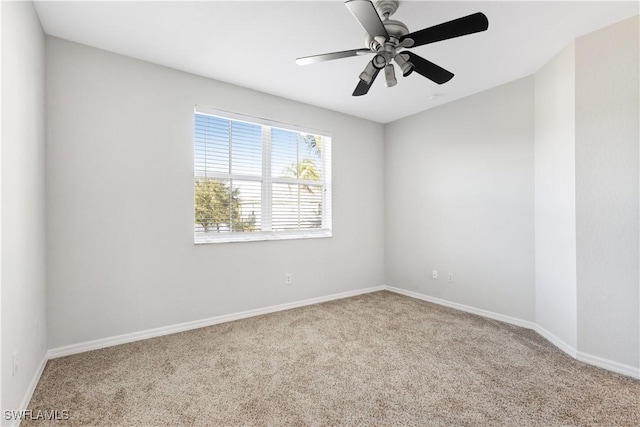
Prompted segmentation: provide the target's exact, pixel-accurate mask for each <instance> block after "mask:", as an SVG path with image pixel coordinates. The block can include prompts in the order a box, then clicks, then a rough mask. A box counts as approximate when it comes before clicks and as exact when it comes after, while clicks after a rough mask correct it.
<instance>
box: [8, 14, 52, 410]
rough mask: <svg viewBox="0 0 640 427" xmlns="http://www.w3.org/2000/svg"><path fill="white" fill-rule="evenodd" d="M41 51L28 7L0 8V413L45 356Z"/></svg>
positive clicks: (17, 401) (13, 403)
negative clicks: (14, 372)
mask: <svg viewBox="0 0 640 427" xmlns="http://www.w3.org/2000/svg"><path fill="white" fill-rule="evenodd" d="M44 44H45V43H44V35H43V33H42V30H41V27H40V22H39V20H38V17H37V16H36V14H35V11H34V9H33V5H32V4H31V3H30V2H3V4H2V106H3V108H2V168H1V171H2V177H1V181H2V192H1V194H2V238H1V241H2V243H1V244H2V277H1V281H2V291H1V292H2V346H1V347H2V410H5V409H9V410H11V409H13V410H18V409H22V408H21V407H20V405H21V403H22V400H23V399H24V398H25V394H26V393H27V390H28V389H29V385H30V383H31V381H32V379H33V378H34V375H35V374H36V372H37V371H38V369H39V367H40V366H41V362H42V360H43V358H44V355H45V352H46V335H45V334H46V330H45V329H46V327H45V322H46V310H45V300H46V298H45V243H44V242H45V214H44V213H45V210H44V209H45V185H44V175H45V173H44V165H45V162H44V150H45V143H44V126H45V118H44ZM36 319H38V321H39V330H38V331H37V334H36V330H35V323H34V322H35V321H36ZM15 351H17V352H18V373H17V375H16V376H15V377H14V376H12V355H13V353H14V352H15ZM2 419H3V420H4V412H3V418H2ZM3 422H4V421H3Z"/></svg>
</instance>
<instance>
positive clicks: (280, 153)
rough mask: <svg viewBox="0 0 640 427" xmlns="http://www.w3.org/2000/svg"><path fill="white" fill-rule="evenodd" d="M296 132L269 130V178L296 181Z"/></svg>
mask: <svg viewBox="0 0 640 427" xmlns="http://www.w3.org/2000/svg"><path fill="white" fill-rule="evenodd" d="M298 135H299V134H298V132H293V131H290V130H285V129H278V128H272V129H271V176H273V177H274V178H292V179H296V178H297V177H298V174H297V167H296V165H297V162H298V152H297V151H298Z"/></svg>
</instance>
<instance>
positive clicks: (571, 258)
mask: <svg viewBox="0 0 640 427" xmlns="http://www.w3.org/2000/svg"><path fill="white" fill-rule="evenodd" d="M535 85H536V89H535V92H536V112H535V121H536V136H535V141H536V142H535V212H536V224H535V235H536V323H537V324H538V325H539V326H540V327H542V328H543V329H544V330H545V331H547V332H548V333H550V334H551V335H553V336H554V337H556V338H558V339H560V340H562V341H564V342H565V343H566V344H568V345H569V346H571V347H572V348H574V349H575V348H576V347H577V326H576V321H577V320H576V319H577V307H576V305H577V301H576V298H577V297H576V292H577V290H576V287H577V283H576V196H575V188H576V168H575V46H574V44H573V43H571V44H570V45H569V46H567V47H566V48H565V49H563V50H562V51H561V52H560V53H558V54H557V55H556V56H555V57H554V58H553V59H551V60H550V61H549V62H548V63H547V64H546V65H545V66H544V67H542V69H540V70H539V71H538V72H537V73H536V74H535Z"/></svg>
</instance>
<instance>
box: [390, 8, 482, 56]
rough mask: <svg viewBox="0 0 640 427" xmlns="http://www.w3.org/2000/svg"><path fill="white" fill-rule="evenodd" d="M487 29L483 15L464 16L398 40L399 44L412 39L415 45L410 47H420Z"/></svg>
mask: <svg viewBox="0 0 640 427" xmlns="http://www.w3.org/2000/svg"><path fill="white" fill-rule="evenodd" d="M487 28H489V20H488V19H487V17H486V16H485V15H484V13H480V12H478V13H474V14H473V15H469V16H464V17H462V18H458V19H454V20H453V21H449V22H445V23H442V24H439V25H435V26H433V27H429V28H425V29H423V30H419V31H415V32H413V33H409V34H407V35H405V36H402V37H401V38H400V42H402V41H403V40H404V39H412V40H413V41H414V42H415V43H414V45H413V46H412V47H416V46H422V45H423V44H428V43H434V42H439V41H441V40H447V39H452V38H454V37H460V36H466V35H467V34H473V33H478V32H480V31H485V30H486V29H487Z"/></svg>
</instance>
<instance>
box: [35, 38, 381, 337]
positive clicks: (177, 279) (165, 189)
mask: <svg viewBox="0 0 640 427" xmlns="http://www.w3.org/2000/svg"><path fill="white" fill-rule="evenodd" d="M47 66H48V72H47V100H48V108H47V114H48V117H47V124H48V141H47V192H48V193H47V194H48V200H47V208H48V222H47V226H48V232H49V234H48V246H47V247H48V251H49V257H48V268H49V270H48V273H49V292H48V309H49V316H48V320H49V347H50V348H56V347H59V346H64V345H68V344H73V343H79V342H84V341H87V340H93V339H99V338H104V337H111V336H115V335H120V334H124V333H129V332H134V331H140V330H145V329H149V328H155V327H160V326H166V325H173V324H177V323H181V322H186V321H191V320H199V319H204V318H208V317H212V316H217V315H223V314H228V313H235V312H239V311H243V310H249V309H254V308H260V307H266V306H270V305H274V304H280V303H285V302H291V301H298V300H303V299H306V298H312V297H317V296H324V295H330V294H333V293H338V292H343V291H350V290H356V289H361V288H366V287H371V286H377V285H382V284H383V283H382V278H383V274H384V235H383V233H384V232H383V227H384V222H383V216H384V204H383V203H384V198H383V175H382V171H383V170H384V165H383V149H384V147H383V136H384V135H383V126H382V125H381V124H377V123H373V122H369V121H366V120H362V119H357V118H354V117H350V116H346V115H343V114H339V113H335V112H331V111H328V110H323V109H320V108H317V107H311V106H309V105H305V104H300V103H297V102H293V101H289V100H285V99H282V98H277V97H274V96H270V95H266V94H263V93H258V92H255V91H252V90H248V89H244V88H240V87H236V86H232V85H228V84H224V83H221V82H216V81H212V80H209V79H205V78H201V77H198V76H194V75H190V74H187V73H183V72H179V71H175V70H172V69H168V68H164V67H160V66H157V65H153V64H149V63H145V62H142V61H138V60H134V59H131V58H127V57H123V56H119V55H116V54H112V53H108V52H105V51H101V50H98V49H94V48H90V47H87V46H82V45H78V44H74V43H70V42H67V41H63V40H60V39H55V38H47ZM257 78H259V76H257ZM196 104H199V105H203V106H208V107H211V108H217V109H222V110H227V111H234V112H238V113H242V114H246V115H254V116H258V117H264V118H269V119H273V120H276V121H281V122H288V123H293V124H297V125H301V126H307V127H311V128H316V129H322V130H326V131H330V132H332V133H333V146H332V151H333V160H332V162H333V237H332V238H327V239H312V240H291V241H272V242H253V243H233V244H217V245H198V246H195V245H194V244H193V165H192V164H193V142H192V132H193V131H192V127H193V108H194V106H195V105H196ZM286 272H291V273H292V274H293V280H294V285H293V286H289V287H285V286H284V275H285V273H286Z"/></svg>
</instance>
